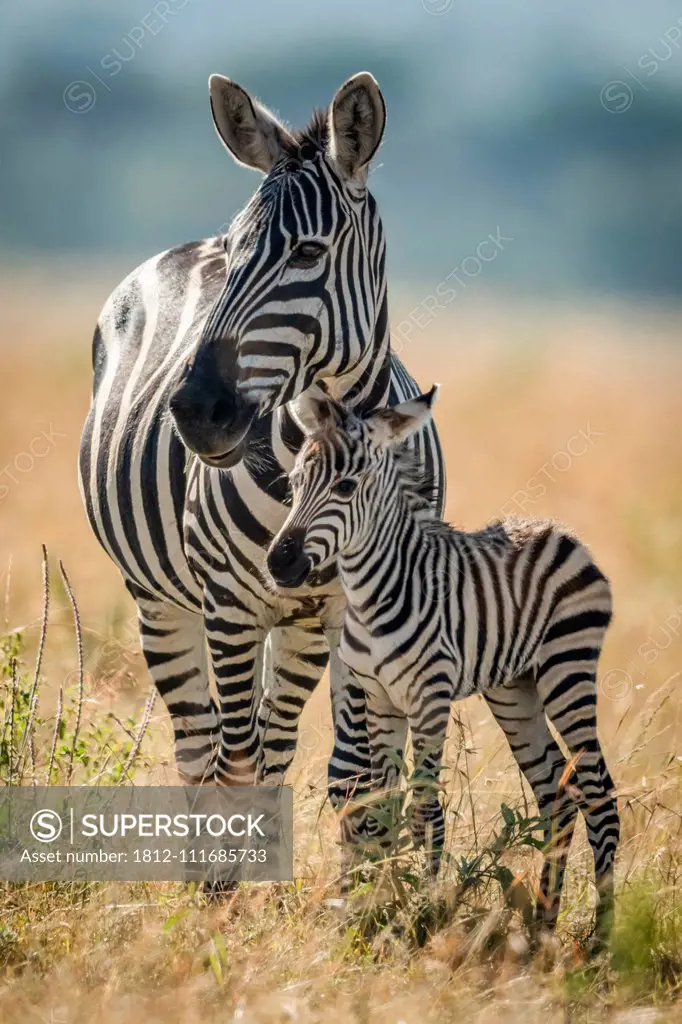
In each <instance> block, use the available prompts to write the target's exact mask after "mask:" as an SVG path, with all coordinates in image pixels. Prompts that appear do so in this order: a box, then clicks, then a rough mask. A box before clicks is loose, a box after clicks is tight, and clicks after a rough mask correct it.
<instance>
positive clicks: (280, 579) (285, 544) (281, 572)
mask: <svg viewBox="0 0 682 1024" xmlns="http://www.w3.org/2000/svg"><path fill="white" fill-rule="evenodd" d="M304 541H305V531H304V530H302V529H300V528H299V529H296V530H292V531H291V533H287V534H285V536H284V537H282V539H281V540H279V541H278V542H277V543H276V544H274V545H273V546H272V547H271V548H270V551H269V552H268V558H267V564H268V570H269V572H270V575H271V576H272V578H273V579H274V580H275V582H276V583H279V584H281V585H283V586H295V585H297V584H298V583H301V582H302V581H303V580H304V579H305V578H306V576H307V575H308V572H309V571H310V559H309V558H308V557H307V556H306V555H305V554H304V552H303V542H304Z"/></svg>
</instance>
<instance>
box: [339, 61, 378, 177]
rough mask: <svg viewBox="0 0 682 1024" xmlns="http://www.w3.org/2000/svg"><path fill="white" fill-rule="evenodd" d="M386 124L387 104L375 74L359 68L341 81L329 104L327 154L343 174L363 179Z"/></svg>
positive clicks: (342, 175)
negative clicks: (357, 71) (341, 83)
mask: <svg viewBox="0 0 682 1024" xmlns="http://www.w3.org/2000/svg"><path fill="white" fill-rule="evenodd" d="M385 125H386V104H385V102H384V97H383V95H382V93H381V89H380V88H379V85H378V84H377V80H376V79H375V78H374V76H373V75H370V73H369V72H368V71H361V72H360V74H359V75H353V77H352V78H349V79H348V81H347V82H344V84H343V85H342V86H341V88H340V89H339V91H338V92H337V93H336V96H335V97H334V99H333V100H332V103H331V106H330V108H329V155H330V157H331V159H332V161H333V162H334V163H335V165H336V167H337V169H338V171H339V173H340V174H341V177H342V178H346V179H355V181H356V182H357V184H364V183H365V182H366V180H367V171H368V165H369V162H370V160H371V159H372V157H373V156H374V154H375V153H376V151H377V149H378V148H379V143H380V142H381V139H382V136H383V134H384V127H385Z"/></svg>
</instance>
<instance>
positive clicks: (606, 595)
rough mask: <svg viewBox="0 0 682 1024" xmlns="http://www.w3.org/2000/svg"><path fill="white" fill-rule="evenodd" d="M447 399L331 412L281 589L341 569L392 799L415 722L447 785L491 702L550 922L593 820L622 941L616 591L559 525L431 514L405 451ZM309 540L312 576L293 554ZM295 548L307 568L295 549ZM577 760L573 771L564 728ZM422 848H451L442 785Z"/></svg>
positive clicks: (299, 500) (307, 473)
mask: <svg viewBox="0 0 682 1024" xmlns="http://www.w3.org/2000/svg"><path fill="white" fill-rule="evenodd" d="M434 394H435V389H433V390H432V391H431V392H430V393H429V394H428V395H425V396H421V398H420V399H418V400H416V401H409V402H407V403H403V404H402V405H399V406H396V407H394V408H389V409H386V410H380V411H379V412H376V413H374V414H372V415H369V416H366V417H360V416H358V415H356V414H354V413H351V412H349V411H347V410H346V409H345V408H344V407H343V406H342V405H340V404H338V403H336V402H334V401H331V400H329V399H328V398H321V399H317V400H315V399H314V400H312V401H311V402H310V404H309V405H310V411H309V415H310V416H311V417H312V423H313V434H312V436H311V437H310V439H309V440H308V441H307V443H306V444H305V445H304V447H303V448H302V451H301V453H300V455H299V457H298V460H297V462H296V465H295V468H294V471H293V473H292V475H291V480H292V485H293V488H294V505H293V509H292V512H291V514H290V516H289V519H288V520H287V523H286V525H285V527H284V529H283V530H282V532H281V533H280V535H279V537H278V538H276V540H275V542H274V543H273V546H272V548H271V550H270V553H269V566H270V570H271V572H272V575H273V578H274V580H275V583H276V584H278V585H280V586H282V585H284V586H286V583H287V577H288V575H291V574H292V573H293V572H294V571H295V572H296V573H297V574H298V577H299V578H300V577H301V576H302V575H305V572H306V571H311V570H312V571H319V570H320V568H321V567H322V566H323V565H324V564H325V563H326V562H327V560H328V559H329V558H334V559H337V560H338V566H339V572H340V576H341V581H342V585H343V589H344V592H345V595H346V599H347V609H346V615H345V622H344V628H343V635H342V641H341V657H342V659H343V660H344V662H345V663H346V664H347V665H348V666H349V668H350V669H351V670H352V673H353V675H354V676H355V678H357V679H358V680H360V681H361V682H362V685H363V686H364V688H365V690H366V693H367V700H368V729H369V739H370V758H371V763H372V777H373V784H374V786H375V787H381V788H384V787H385V788H391V787H394V786H395V785H396V784H397V783H398V777H397V767H396V760H395V752H396V751H397V752H398V754H399V755H400V756H401V757H402V755H403V751H404V746H405V740H406V732H407V728H408V725H409V728H410V731H411V734H412V740H413V746H414V751H415V760H416V761H418V763H419V765H420V771H421V772H422V773H426V774H427V776H428V775H431V776H432V777H433V778H435V777H437V775H438V773H439V771H440V766H441V764H442V757H443V749H444V743H445V738H446V729H447V724H448V719H449V713H450V706H451V703H452V701H453V700H459V699H461V698H463V697H466V696H469V695H470V694H472V693H480V694H482V695H483V696H484V697H485V699H486V701H487V702H488V704H489V706H490V708H491V710H492V712H493V714H494V716H495V718H496V719H497V721H498V723H499V724H500V726H501V727H502V729H503V730H504V732H505V735H506V736H507V739H508V740H509V743H510V746H511V749H512V751H513V753H514V757H515V758H516V760H517V762H518V764H519V767H520V768H521V770H522V771H523V772H524V774H525V776H526V778H527V779H528V782H529V783H530V785H531V786H532V788H533V791H534V793H535V796H536V799H537V801H538V805H539V809H540V813H541V815H542V818H543V820H544V822H545V827H546V835H545V839H546V843H547V845H548V846H549V845H550V843H551V844H552V851H551V854H550V855H549V856H547V857H546V859H545V864H544V867H543V872H542V879H541V890H540V895H539V900H538V920H539V923H540V924H542V925H544V926H546V927H548V928H553V927H554V925H555V922H556V918H557V913H558V906H559V899H560V893H561V884H562V879H563V872H564V867H565V861H566V856H567V852H568V845H569V843H570V838H571V834H572V832H573V828H574V824H575V820H576V816H577V812H578V809H580V810H582V812H583V814H584V816H585V820H586V823H587V830H588V837H589V840H590V843H591V846H592V850H593V853H594V858H595V867H596V877H597V885H598V889H599V892H600V904H599V910H598V924H599V930H600V932H602V933H603V932H604V931H605V930H607V929H608V925H609V919H610V912H611V902H612V893H613V862H614V856H615V851H616V846H617V843H618V837H619V818H618V811H617V806H616V802H615V799H614V796H613V792H612V791H613V783H612V780H611V777H610V775H609V772H608V769H607V766H606V763H605V761H604V757H603V754H602V751H601V747H600V744H599V740H598V738H597V721H596V705H597V692H596V674H597V661H598V657H599V654H600V651H601V647H602V642H603V638H604V633H605V631H606V628H607V626H608V624H609V621H610V619H611V591H610V586H609V583H608V581H607V579H606V578H605V576H604V575H603V574H602V573H601V572H600V570H599V569H598V568H597V566H596V565H595V563H594V561H593V560H592V558H591V556H590V554H589V552H588V551H587V550H586V548H585V547H584V546H583V545H582V544H581V543H580V541H578V540H577V539H576V538H575V537H573V536H571V535H570V534H569V533H568V532H566V531H565V530H564V529H562V528H560V527H559V526H557V525H556V524H554V523H552V522H550V521H540V520H530V519H527V520H520V519H515V520H506V521H504V522H498V523H495V524H493V525H491V526H489V527H488V528H487V529H485V530H482V531H480V532H478V533H465V532H460V531H458V530H455V529H453V528H452V527H450V526H448V525H447V524H445V523H443V522H441V521H439V520H434V519H432V518H430V517H428V516H427V515H425V509H424V499H423V497H422V496H421V495H420V492H419V487H418V476H419V474H418V472H417V473H416V474H415V468H414V465H413V464H410V463H409V462H408V461H407V460H406V458H405V456H404V454H400V453H398V454H395V453H394V451H393V447H394V446H395V445H396V444H398V443H400V442H403V441H404V440H405V438H406V437H407V436H409V435H410V434H411V433H412V432H413V431H415V430H417V429H422V428H423V427H424V425H425V423H426V422H427V421H428V420H429V418H430V406H431V402H432V399H433V396H434ZM291 538H294V540H295V545H296V547H297V550H298V564H295V563H294V562H293V560H292V557H291ZM287 541H289V548H290V557H289V563H290V566H289V569H288V570H286V569H285V571H284V572H282V569H281V565H280V557H279V550H280V548H281V545H282V544H284V543H287ZM548 720H549V721H551V722H552V723H553V724H554V726H555V728H556V729H557V731H558V733H559V735H560V736H561V737H562V739H563V740H564V742H565V744H566V746H567V747H568V750H569V752H570V763H567V761H566V759H565V757H564V755H563V754H562V752H561V750H560V748H559V746H558V745H557V743H556V742H555V740H554V739H553V737H552V734H551V732H550V730H549V726H548ZM416 796H417V806H416V810H415V815H414V817H413V831H414V833H415V840H416V841H417V842H423V841H424V839H425V836H426V832H427V827H428V828H429V829H431V830H432V838H431V843H432V867H433V869H434V870H437V868H438V863H439V858H440V853H441V851H442V848H443V842H444V828H445V826H444V816H443V810H442V807H441V805H440V802H439V800H438V795H437V791H436V788H435V787H434V786H431V787H428V786H426V787H423V788H422V789H418V791H417V794H416Z"/></svg>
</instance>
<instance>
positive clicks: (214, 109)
mask: <svg viewBox="0 0 682 1024" xmlns="http://www.w3.org/2000/svg"><path fill="white" fill-rule="evenodd" d="M208 95H209V98H210V101H211V113H212V114H213V123H214V125H215V128H216V131H217V132H218V135H219V136H220V138H221V139H222V141H223V143H224V144H225V146H226V147H227V148H228V149H229V151H230V153H231V154H232V156H233V157H234V158H235V160H236V161H237V163H240V164H243V165H244V166H245V167H251V168H253V169H254V170H258V171H263V173H264V174H268V173H269V171H271V170H272V168H273V167H274V166H275V164H276V163H277V161H278V160H279V159H280V157H281V156H282V155H283V154H284V153H285V152H286V150H287V149H288V148H290V147H292V146H294V140H293V138H292V136H291V135H290V133H289V132H288V131H287V129H286V128H285V127H284V125H283V124H281V122H280V121H278V120H277V118H276V117H275V115H274V114H273V113H271V111H269V110H268V109H267V107H264V106H263V104H262V103H259V102H258V100H255V99H253V98H252V97H251V96H249V94H248V92H247V91H246V89H242V87H241V85H237V83H236V82H233V81H232V80H231V79H229V78H224V77H223V76H222V75H211V77H210V78H209V80H208Z"/></svg>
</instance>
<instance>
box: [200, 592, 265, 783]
mask: <svg viewBox="0 0 682 1024" xmlns="http://www.w3.org/2000/svg"><path fill="white" fill-rule="evenodd" d="M228 611H229V609H227V608H225V607H216V606H215V604H214V602H213V599H212V598H211V596H210V595H209V594H206V595H205V597H204V615H205V622H206V637H207V640H208V646H209V650H210V653H211V661H212V664H213V674H214V676H215V681H216V688H217V691H218V705H219V709H220V744H219V747H218V755H217V758H216V766H215V781H216V783H217V784H218V785H221V786H250V785H253V783H254V782H255V779H256V769H257V764H258V753H259V746H260V741H259V734H258V720H257V719H258V707H259V704H260V698H261V683H262V671H263V649H264V645H265V636H266V633H267V628H266V627H264V626H263V625H261V624H260V623H259V622H258V621H257V620H256V618H255V617H250V616H247V615H246V614H244V613H240V614H239V615H235V616H234V618H233V617H232V616H231V615H230V616H229V617H228V614H227V612H228Z"/></svg>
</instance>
